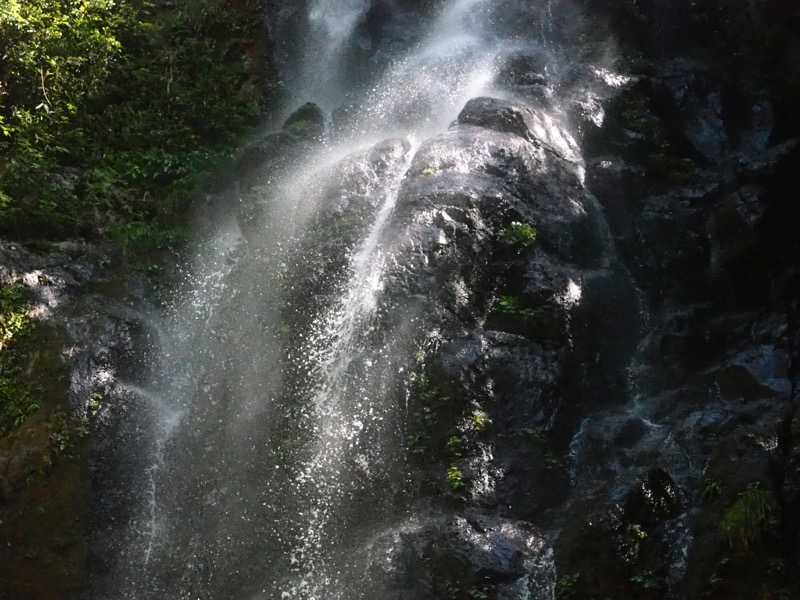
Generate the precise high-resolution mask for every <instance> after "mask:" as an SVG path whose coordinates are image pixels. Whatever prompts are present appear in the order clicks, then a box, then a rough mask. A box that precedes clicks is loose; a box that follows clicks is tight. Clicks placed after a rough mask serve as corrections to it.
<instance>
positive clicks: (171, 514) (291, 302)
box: [98, 0, 554, 600]
mask: <svg viewBox="0 0 800 600" xmlns="http://www.w3.org/2000/svg"><path fill="white" fill-rule="evenodd" d="M495 4H496V3H495V2H492V1H491V0H452V1H449V2H446V3H445V4H444V6H443V7H442V8H441V10H440V11H439V12H438V13H437V14H435V15H433V16H432V17H431V19H430V21H429V22H428V23H427V24H426V25H425V27H424V31H423V33H422V35H421V36H420V37H419V40H418V41H417V42H416V43H415V44H413V45H412V46H411V47H410V49H407V50H406V51H405V52H404V53H403V54H400V55H398V56H396V57H395V58H394V60H392V61H391V62H390V63H389V64H388V66H387V68H386V70H385V71H384V72H383V73H382V74H380V75H379V76H378V77H376V78H375V79H374V80H373V81H371V82H370V83H369V85H368V86H367V87H366V89H364V90H363V91H362V92H361V93H360V94H359V95H357V96H354V95H353V94H352V93H350V92H349V90H348V89H346V84H347V82H346V81H345V80H344V78H343V76H342V77H340V75H341V71H342V69H343V65H344V61H345V55H346V54H347V52H348V46H349V45H350V44H351V42H352V39H351V38H352V36H353V35H355V32H356V30H357V29H358V26H359V24H360V22H361V21H362V20H363V18H364V15H365V14H366V11H367V9H368V7H369V6H368V3H367V2H366V1H365V0H347V1H336V0H315V1H314V2H312V3H311V6H310V8H309V12H308V15H307V18H308V20H307V27H306V29H307V31H309V32H311V33H312V34H313V36H314V39H310V40H309V41H308V47H309V52H308V57H307V59H306V60H305V64H304V67H303V69H304V76H303V81H301V82H299V83H298V85H297V87H296V89H293V90H290V93H289V94H288V96H289V97H290V98H292V101H293V102H297V103H300V102H301V101H306V100H309V101H316V102H318V103H319V104H320V105H321V106H322V107H323V108H325V109H327V110H332V109H333V108H337V107H338V106H339V105H341V104H342V103H345V102H346V103H349V108H350V113H351V114H355V115H357V118H355V119H353V120H352V122H351V123H350V124H349V125H348V126H347V128H346V129H345V131H344V133H342V134H341V135H340V136H339V137H338V138H336V139H335V140H333V141H328V142H327V143H325V144H320V145H319V146H318V147H317V148H315V149H314V150H313V151H310V153H309V155H308V156H306V157H305V160H303V161H302V162H301V163H299V164H296V165H293V166H291V167H289V168H287V170H286V171H284V172H282V173H279V174H277V175H275V176H274V177H272V179H270V181H269V185H268V186H265V187H269V189H268V190H265V191H264V198H263V205H264V206H265V209H264V212H263V214H261V216H260V217H259V218H260V219H261V221H259V222H257V223H256V225H255V226H254V228H253V229H254V231H253V232H251V233H249V234H247V235H245V234H244V233H243V232H242V231H241V229H240V226H239V224H238V223H237V220H236V218H234V216H233V215H232V213H231V211H223V213H224V217H221V218H220V219H219V223H218V224H217V227H216V229H215V230H214V231H213V232H212V233H211V234H208V235H207V236H206V237H205V238H202V239H200V240H199V241H198V242H197V243H196V245H195V257H194V260H193V262H192V263H191V264H190V265H189V266H188V267H187V269H186V276H185V282H183V286H182V287H183V290H182V291H181V293H180V294H178V299H177V300H176V301H175V302H174V304H173V306H172V309H171V310H170V311H169V312H168V313H167V314H166V315H164V316H163V317H160V319H161V320H160V322H159V323H160V324H159V327H158V328H159V330H160V336H159V344H158V347H157V348H156V349H155V350H154V351H153V353H152V356H151V357H150V358H151V360H150V373H149V375H148V378H147V381H146V382H145V383H142V384H141V385H140V386H138V387H137V386H134V385H131V386H129V392H130V394H132V395H134V396H136V398H137V401H138V403H139V404H140V405H141V406H143V407H144V408H143V409H142V410H143V411H145V412H147V414H148V415H149V421H148V422H149V423H150V425H149V427H145V430H144V432H143V433H142V436H143V438H146V439H147V443H148V444H149V446H150V447H152V448H153V452H152V456H151V457H150V459H149V461H145V462H147V464H144V465H142V468H143V470H144V472H145V473H146V474H147V481H148V490H147V493H146V494H145V496H146V497H145V500H146V501H145V502H143V505H142V506H140V507H138V509H136V508H135V509H134V510H132V517H131V519H130V522H129V523H128V524H127V526H126V527H124V528H122V529H124V531H122V532H121V533H120V537H121V538H122V541H121V542H120V543H119V544H118V547H119V548H120V550H119V552H120V555H119V556H118V557H117V558H116V560H115V562H114V566H113V568H112V569H111V573H110V575H109V576H108V577H106V578H105V583H104V588H103V590H101V591H100V592H98V593H101V594H105V596H102V597H109V598H124V599H129V598H130V599H133V598H209V599H212V598H213V599H216V598H220V599H221V598H237V599H238V598H265V599H271V598H286V599H298V600H322V599H325V600H336V599H341V600H345V599H349V598H355V597H357V595H358V590H359V589H360V588H359V587H358V586H360V585H361V584H362V583H363V582H364V581H365V578H368V577H369V574H368V573H363V572H360V573H359V572H357V571H358V569H359V567H358V565H359V564H362V563H360V562H359V561H360V560H363V559H364V556H365V555H366V554H367V553H368V552H370V550H369V549H370V547H371V546H370V544H371V543H373V541H374V540H375V539H376V536H377V535H378V533H379V532H381V531H386V530H387V528H388V529H389V530H391V528H392V526H393V524H395V526H396V528H397V530H398V531H399V530H400V529H401V528H402V527H407V526H408V519H410V518H411V516H412V508H411V507H410V506H409V505H408V503H407V490H406V489H405V475H404V472H403V469H404V464H405V463H404V461H405V451H406V449H405V441H404V439H403V437H402V436H403V431H404V425H403V418H404V412H403V406H402V403H401V402H398V398H402V396H403V394H404V393H406V391H407V389H408V386H409V385H410V384H409V374H410V365H411V363H412V362H413V361H412V360H411V356H410V350H413V348H414V345H415V344H417V343H419V339H417V338H415V337H414V336H415V335H417V334H418V333H419V332H420V331H423V330H424V324H421V323H422V321H423V319H424V315H415V314H410V315H406V316H400V317H395V320H396V321H399V324H395V325H393V327H394V329H391V328H387V326H386V325H385V322H386V321H387V314H386V310H387V309H386V305H385V304H384V292H385V287H386V285H387V283H386V276H387V270H388V269H389V268H390V267H392V268H395V267H397V265H396V262H395V260H396V256H395V253H396V252H397V251H398V248H399V247H400V245H402V240H398V239H395V237H393V235H394V229H393V227H394V223H393V219H394V218H395V211H396V210H397V207H396V203H397V202H398V197H399V193H400V189H401V187H402V185H403V184H404V183H405V182H406V180H407V177H408V173H409V169H411V168H416V169H417V170H420V169H419V165H416V166H415V152H416V149H417V148H418V146H419V142H420V141H421V140H424V139H427V138H429V137H430V136H433V135H436V134H440V133H442V132H445V131H446V130H447V127H448V125H449V124H450V122H451V121H453V119H454V118H456V116H457V115H458V113H459V111H460V110H461V109H462V107H463V106H464V104H465V103H466V101H467V100H469V99H470V98H472V97H475V96H479V95H484V94H488V93H493V90H492V86H493V81H494V76H495V69H496V65H497V59H498V57H499V56H501V55H502V54H503V53H504V52H506V51H507V49H508V48H509V47H512V46H513V47H518V46H519V44H520V42H519V40H518V39H505V38H503V37H502V35H500V34H501V33H502V32H498V31H497V30H495V29H493V28H492V27H491V23H492V22H493V17H492V15H493V14H495V13H494V12H493V11H498V12H502V7H499V8H498V7H497V6H495ZM494 93H495V94H496V95H499V92H496V91H495V92H494ZM287 108H291V107H287ZM542 127H549V128H553V127H554V126H553V125H552V123H550V124H547V123H545V124H543V125H542ZM387 139H390V140H391V139H395V141H394V142H389V143H386V142H385V143H384V145H383V146H381V145H377V146H376V142H380V141H382V140H387ZM406 140H410V142H409V141H406ZM376 157H377V158H376ZM348 177H349V178H352V181H353V182H355V183H353V184H352V185H350V184H347V185H345V184H343V183H342V181H345V183H347V182H349V181H350V180H349V179H347V178H348ZM337 178H338V179H337ZM332 205H333V206H334V207H337V206H343V207H344V208H342V209H341V210H343V211H347V210H352V211H356V209H357V211H358V217H359V221H363V223H359V226H358V227H356V228H355V229H356V232H355V234H353V235H354V237H353V239H350V240H349V241H347V242H346V243H339V242H331V241H330V240H329V238H328V237H327V236H329V232H330V230H331V229H332V228H333V220H334V217H336V216H337V215H339V213H336V212H335V210H339V209H338V208H335V209H332V208H331V206H332ZM353 207H356V208H353ZM348 214H349V213H348ZM331 255H332V256H331ZM309 282H311V283H312V284H313V285H315V286H316V287H315V288H310V287H308V286H309V285H311V284H310V283H309ZM417 317H419V320H417ZM412 332H413V334H412ZM488 454H489V453H487V456H488ZM487 460H488V459H487ZM404 523H405V525H404ZM371 540H373V541H371ZM548 560H549V562H550V563H552V559H548ZM526 581H527V580H526ZM548 581H549V580H548ZM520 585H522V584H520ZM548 585H550V586H551V587H552V585H551V584H548ZM523 587H524V586H523ZM520 593H521V596H520V597H528V595H529V593H530V590H527V591H526V590H523V591H522V592H520Z"/></svg>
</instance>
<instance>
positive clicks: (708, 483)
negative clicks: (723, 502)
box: [700, 479, 723, 502]
mask: <svg viewBox="0 0 800 600" xmlns="http://www.w3.org/2000/svg"><path fill="white" fill-rule="evenodd" d="M722 489H723V485H722V483H720V482H719V481H717V480H715V479H706V480H705V481H704V482H703V491H702V492H701V493H700V497H701V498H702V500H703V502H714V501H715V500H716V499H717V498H719V496H720V494H722Z"/></svg>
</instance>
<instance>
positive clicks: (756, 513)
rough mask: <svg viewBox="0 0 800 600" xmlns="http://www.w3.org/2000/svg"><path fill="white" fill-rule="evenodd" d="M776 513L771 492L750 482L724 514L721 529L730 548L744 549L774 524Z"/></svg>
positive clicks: (776, 509) (776, 506) (743, 550)
mask: <svg viewBox="0 0 800 600" xmlns="http://www.w3.org/2000/svg"><path fill="white" fill-rule="evenodd" d="M777 513H778V505H777V503H776V501H775V496H774V495H773V494H772V492H770V491H769V490H765V489H762V488H761V486H760V485H759V484H758V483H751V484H750V485H748V486H747V489H746V490H745V491H744V492H742V493H741V494H739V497H738V499H737V500H736V501H735V502H734V503H733V504H732V505H731V506H730V508H728V510H727V511H726V512H725V514H724V515H723V517H722V521H721V522H720V526H719V527H720V531H721V532H722V534H723V535H724V536H725V538H726V539H727V540H728V543H729V544H730V545H731V547H732V548H734V549H735V550H738V551H741V552H746V551H747V550H748V548H749V547H750V545H751V544H753V543H754V542H756V541H757V540H758V539H759V538H761V536H762V535H763V534H764V532H765V531H766V530H767V528H768V527H769V526H770V525H771V524H773V522H774V519H775V517H776V515H777Z"/></svg>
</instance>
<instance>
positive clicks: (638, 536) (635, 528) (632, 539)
mask: <svg viewBox="0 0 800 600" xmlns="http://www.w3.org/2000/svg"><path fill="white" fill-rule="evenodd" d="M626 531H627V537H628V542H629V543H631V544H633V543H636V542H638V541H641V540H643V539H645V538H646V537H647V532H646V531H645V530H644V529H642V526H641V525H639V524H638V523H631V524H629V525H628V527H627V530H626Z"/></svg>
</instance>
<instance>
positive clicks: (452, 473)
mask: <svg viewBox="0 0 800 600" xmlns="http://www.w3.org/2000/svg"><path fill="white" fill-rule="evenodd" d="M445 480H446V481H447V485H448V486H449V487H450V489H451V490H453V491H454V492H461V491H463V490H464V488H465V487H466V484H465V483H464V475H463V474H462V473H461V470H460V469H459V468H458V467H456V466H452V467H450V468H449V469H447V475H446V477H445Z"/></svg>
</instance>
